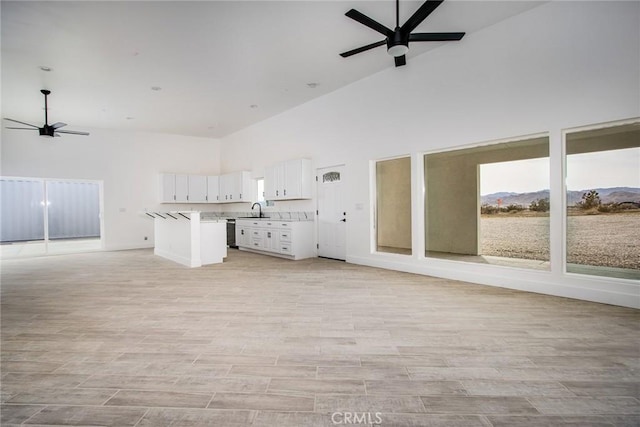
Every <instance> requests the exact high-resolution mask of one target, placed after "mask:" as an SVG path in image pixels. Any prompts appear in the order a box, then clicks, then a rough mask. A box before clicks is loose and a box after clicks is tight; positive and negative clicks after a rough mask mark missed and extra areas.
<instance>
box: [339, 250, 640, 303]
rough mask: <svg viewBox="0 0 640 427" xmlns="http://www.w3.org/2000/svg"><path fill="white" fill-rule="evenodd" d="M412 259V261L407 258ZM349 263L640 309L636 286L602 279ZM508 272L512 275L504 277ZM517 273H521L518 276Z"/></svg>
mask: <svg viewBox="0 0 640 427" xmlns="http://www.w3.org/2000/svg"><path fill="white" fill-rule="evenodd" d="M404 260H405V261H408V260H410V259H409V258H406V257H405V259H404ZM347 262H349V263H352V264H358V265H366V266H369V267H377V268H386V269H389V270H396V271H404V272H407V273H414V274H419V275H425V276H434V277H439V278H444V279H450V280H459V281H463V282H467V283H470V284H478V285H487V286H494V287H500V288H507V289H516V290H520V291H526V292H534V293H539V294H544V295H552V296H558V297H565V298H573V299H579V300H585V301H592V302H598V303H603V304H613V305H619V306H623V307H630V308H636V309H640V294H639V293H638V287H637V285H636V284H634V283H630V281H627V280H624V279H611V278H605V277H599V276H580V277H579V278H578V277H572V276H579V275H566V276H562V277H554V275H553V274H552V273H551V272H549V271H537V270H528V269H520V268H514V267H503V266H487V265H482V264H474V263H469V262H462V261H450V260H440V259H433V258H431V259H429V262H428V263H414V262H402V260H400V259H398V258H395V259H393V257H384V258H383V257H376V259H371V258H368V257H359V256H355V257H354V256H347ZM506 272H509V273H510V274H505V273H506ZM518 272H520V273H522V274H518Z"/></svg>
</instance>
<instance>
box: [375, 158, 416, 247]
mask: <svg viewBox="0 0 640 427" xmlns="http://www.w3.org/2000/svg"><path fill="white" fill-rule="evenodd" d="M376 250H377V251H378V252H390V253H396V254H404V255H411V158H410V157H402V158H398V159H390V160H381V161H379V162H377V163H376Z"/></svg>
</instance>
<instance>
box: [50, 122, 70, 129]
mask: <svg viewBox="0 0 640 427" xmlns="http://www.w3.org/2000/svg"><path fill="white" fill-rule="evenodd" d="M66 125H67V124H66V123H62V122H56V123H54V124H52V125H51V127H52V128H54V129H60V128H61V127H63V126H66Z"/></svg>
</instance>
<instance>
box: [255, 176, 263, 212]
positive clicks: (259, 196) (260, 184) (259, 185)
mask: <svg viewBox="0 0 640 427" xmlns="http://www.w3.org/2000/svg"><path fill="white" fill-rule="evenodd" d="M256 187H257V190H258V191H257V193H258V194H256V199H255V200H256V202H258V203H260V204H261V205H264V178H258V179H256Z"/></svg>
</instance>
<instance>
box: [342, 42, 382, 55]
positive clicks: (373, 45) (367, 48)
mask: <svg viewBox="0 0 640 427" xmlns="http://www.w3.org/2000/svg"><path fill="white" fill-rule="evenodd" d="M386 43H387V41H386V40H382V41H379V42H375V43H371V44H368V45H366V46H362V47H359V48H357V49H353V50H350V51H348V52H342V53H341V54H340V56H342V57H343V58H347V57H349V56H351V55H355V54H356V53H360V52H364V51H366V50H369V49H373V48H374V47H378V46H382V45H383V44H386Z"/></svg>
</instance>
